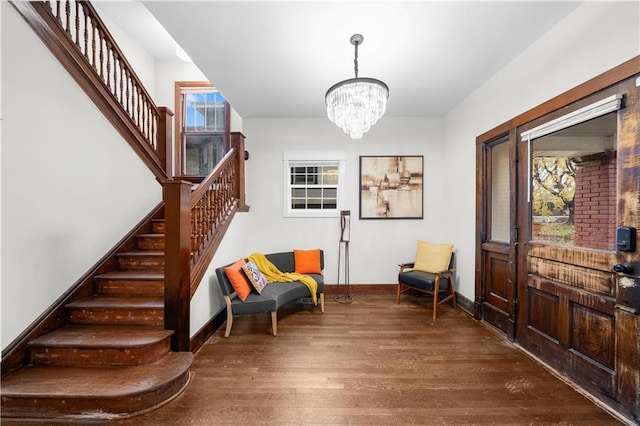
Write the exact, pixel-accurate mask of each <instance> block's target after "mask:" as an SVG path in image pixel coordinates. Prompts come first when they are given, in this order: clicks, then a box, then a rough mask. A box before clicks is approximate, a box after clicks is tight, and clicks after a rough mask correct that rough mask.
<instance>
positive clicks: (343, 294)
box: [336, 210, 352, 303]
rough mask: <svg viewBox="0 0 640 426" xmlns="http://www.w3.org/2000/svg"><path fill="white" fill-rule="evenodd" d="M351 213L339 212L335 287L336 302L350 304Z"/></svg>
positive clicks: (347, 211)
mask: <svg viewBox="0 0 640 426" xmlns="http://www.w3.org/2000/svg"><path fill="white" fill-rule="evenodd" d="M350 222H351V211H350V210H342V211H340V242H339V243H338V281H337V286H336V301H337V302H340V303H351V302H352V299H351V295H350V294H349V238H350V232H351V224H350ZM343 262H344V286H343V287H344V288H343V290H342V291H340V265H341V264H342V263H343Z"/></svg>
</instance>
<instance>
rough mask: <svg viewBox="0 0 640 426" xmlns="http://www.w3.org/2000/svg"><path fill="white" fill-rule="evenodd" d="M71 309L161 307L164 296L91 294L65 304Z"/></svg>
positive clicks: (162, 306)
mask: <svg viewBox="0 0 640 426" xmlns="http://www.w3.org/2000/svg"><path fill="white" fill-rule="evenodd" d="M66 307H67V308H73V309H78V308H80V309H83V308H84V309H96V308H97V309H106V308H117V309H148V308H153V309H163V308H164V298H163V297H162V296H103V295H93V296H89V297H85V298H84V299H80V300H76V301H75V302H71V303H69V304H67V305H66Z"/></svg>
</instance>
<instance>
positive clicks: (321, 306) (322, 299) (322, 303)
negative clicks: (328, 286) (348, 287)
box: [320, 293, 324, 314]
mask: <svg viewBox="0 0 640 426" xmlns="http://www.w3.org/2000/svg"><path fill="white" fill-rule="evenodd" d="M320 312H322V313H323V314H324V293H320Z"/></svg>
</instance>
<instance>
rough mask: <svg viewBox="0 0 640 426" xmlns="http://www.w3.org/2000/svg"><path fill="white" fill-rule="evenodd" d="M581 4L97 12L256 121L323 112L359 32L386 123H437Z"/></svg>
mask: <svg viewBox="0 0 640 426" xmlns="http://www.w3.org/2000/svg"><path fill="white" fill-rule="evenodd" d="M579 4H580V3H579V2H576V1H569V2H556V1H531V2H524V1H493V2H485V1H468V2H462V1H439V2H438V1H408V2H403V1H377V2H364V1H354V2H343V1H313V0H307V1H257V2H250V1H195V2H186V1H143V2H142V3H139V2H136V1H134V2H130V1H125V2H122V1H119V2H99V3H98V4H97V5H98V10H99V12H101V13H106V14H107V15H108V17H109V18H111V19H112V20H113V21H114V22H116V23H117V24H118V25H119V26H120V27H121V28H122V29H123V30H125V31H126V32H128V33H129V34H130V35H131V36H132V38H134V39H135V40H137V41H138V42H139V43H140V44H141V45H143V46H144V47H146V48H147V49H148V50H149V51H150V52H151V53H152V54H153V55H154V56H156V57H157V58H162V57H166V56H168V55H174V54H175V42H177V43H178V44H179V45H181V46H182V47H183V48H184V50H185V51H187V53H188V54H189V55H190V56H191V57H192V58H193V60H194V62H195V63H196V65H197V66H198V67H199V68H200V69H201V70H202V72H203V73H204V74H205V75H206V76H207V78H208V79H209V80H210V81H211V82H212V83H214V84H215V85H216V86H217V87H218V89H219V90H220V91H221V92H222V93H223V95H225V97H226V98H227V99H228V100H229V102H230V103H231V105H232V106H233V107H234V109H236V111H237V112H238V113H239V114H240V115H241V116H242V117H244V118H255V117H322V116H325V115H326V113H325V106H324V95H325V92H326V90H327V89H328V88H329V87H330V86H331V85H333V84H334V83H336V82H338V81H340V80H344V79H347V78H352V77H353V76H354V69H353V54H354V51H353V46H352V45H351V44H350V43H349V38H350V37H351V35H353V34H355V33H360V34H363V35H364V43H363V44H362V45H361V46H360V47H359V55H358V56H359V75H360V77H373V78H377V79H380V80H383V81H384V82H385V83H387V85H388V86H389V91H390V96H389V104H388V108H387V114H386V115H387V116H391V117H434V116H442V115H444V114H446V113H447V112H448V111H450V110H451V109H452V108H453V107H454V106H455V105H457V104H458V103H459V102H460V101H462V100H463V99H464V98H465V97H467V96H468V95H469V94H471V93H472V92H473V91H474V90H475V89H476V88H478V87H479V86H480V85H482V84H483V83H484V82H485V81H486V80H487V79H489V78H490V77H491V76H492V75H494V74H495V73H496V72H497V71H499V70H500V69H501V68H502V67H504V66H505V65H506V64H507V63H509V62H510V61H512V60H513V59H514V58H515V57H516V56H518V54H519V53H520V52H522V51H523V50H524V49H526V48H527V47H528V46H529V45H530V44H531V43H533V42H534V41H535V40H537V39H538V38H540V37H541V36H543V35H544V34H545V33H546V32H547V31H548V30H549V29H551V28H552V27H553V26H554V25H556V24H557V23H558V22H559V21H560V20H562V19H563V18H564V17H565V16H566V15H568V14H569V13H570V12H571V11H572V10H574V9H575V8H576V7H577V6H578V5H579ZM145 7H146V9H148V10H146V9H145ZM148 11H150V12H151V14H153V16H155V18H156V19H157V21H159V23H160V24H161V26H162V27H164V28H165V29H166V31H167V32H168V33H169V34H171V36H168V35H167V33H166V32H164V30H163V29H162V28H161V27H159V26H158V22H154V20H153V19H152V18H153V16H150V14H149V13H148ZM154 28H155V29H154ZM172 38H173V40H175V42H174V41H173V40H172Z"/></svg>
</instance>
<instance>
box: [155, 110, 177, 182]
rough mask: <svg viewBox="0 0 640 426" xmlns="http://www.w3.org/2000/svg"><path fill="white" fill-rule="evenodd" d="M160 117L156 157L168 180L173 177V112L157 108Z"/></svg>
mask: <svg viewBox="0 0 640 426" xmlns="http://www.w3.org/2000/svg"><path fill="white" fill-rule="evenodd" d="M158 111H160V117H159V119H158V140H157V142H158V146H157V147H156V150H157V151H158V157H160V164H161V165H162V167H163V168H164V171H165V172H166V173H167V176H169V178H171V177H173V175H174V173H173V147H172V143H171V141H172V140H173V119H172V117H173V111H171V110H170V109H169V108H167V107H158Z"/></svg>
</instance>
